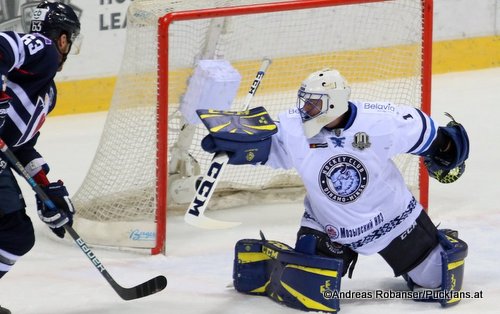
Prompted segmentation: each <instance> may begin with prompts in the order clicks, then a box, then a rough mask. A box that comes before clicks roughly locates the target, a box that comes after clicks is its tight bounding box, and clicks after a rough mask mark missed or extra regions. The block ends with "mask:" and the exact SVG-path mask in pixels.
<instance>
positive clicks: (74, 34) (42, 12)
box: [30, 1, 82, 59]
mask: <svg viewBox="0 0 500 314" xmlns="http://www.w3.org/2000/svg"><path fill="white" fill-rule="evenodd" d="M30 32H31V33H40V34H42V35H44V36H45V37H47V38H50V39H51V40H52V41H57V40H58V39H59V37H60V36H61V35H62V34H66V36H67V39H68V42H69V44H70V50H69V51H70V53H71V54H78V53H79V52H80V45H81V40H82V37H81V35H80V21H79V20H78V16H77V15H76V13H75V11H74V10H73V9H72V8H71V7H70V6H69V5H66V4H64V3H60V2H48V1H43V2H42V3H40V4H39V5H38V6H37V7H36V8H35V9H34V11H33V17H32V20H31V25H30ZM66 55H67V53H66V54H63V56H64V59H66Z"/></svg>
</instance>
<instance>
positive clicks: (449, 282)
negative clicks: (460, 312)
mask: <svg viewBox="0 0 500 314" xmlns="http://www.w3.org/2000/svg"><path fill="white" fill-rule="evenodd" d="M438 240H439V244H440V245H441V247H442V248H443V251H442V252H441V263H442V264H441V286H440V287H439V288H437V289H426V288H422V287H420V286H419V285H417V284H415V283H414V282H413V280H412V279H411V278H410V277H409V276H407V275H403V277H404V278H405V280H406V281H407V283H408V287H409V288H410V289H411V290H413V291H421V292H422V297H421V298H418V299H415V301H427V302H439V303H440V304H441V305H442V306H443V307H446V306H450V305H455V304H457V303H458V302H459V301H460V300H461V297H460V290H461V289H462V283H463V277H464V260H465V257H467V251H468V248H467V243H465V242H464V241H462V240H460V239H459V238H458V233H457V232H456V231H454V230H450V229H440V230H439V231H438Z"/></svg>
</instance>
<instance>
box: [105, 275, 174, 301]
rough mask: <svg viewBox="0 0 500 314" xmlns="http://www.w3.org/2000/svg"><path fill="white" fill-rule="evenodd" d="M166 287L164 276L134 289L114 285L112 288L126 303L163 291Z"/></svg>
mask: <svg viewBox="0 0 500 314" xmlns="http://www.w3.org/2000/svg"><path fill="white" fill-rule="evenodd" d="M166 286H167V278H165V276H157V277H155V278H152V279H150V280H148V281H146V282H144V283H142V284H140V285H137V286H135V287H131V288H124V287H122V286H120V285H118V284H116V283H115V285H113V288H114V289H115V291H116V292H117V293H118V295H119V296H120V297H121V298H122V299H123V300H126V301H128V300H134V299H139V298H142V297H147V296H148V295H151V294H154V293H157V292H160V291H162V290H163V289H165V287H166Z"/></svg>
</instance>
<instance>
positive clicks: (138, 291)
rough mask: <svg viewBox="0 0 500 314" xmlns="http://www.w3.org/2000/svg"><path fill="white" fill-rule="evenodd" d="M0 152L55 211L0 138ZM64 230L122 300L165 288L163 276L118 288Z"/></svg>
mask: <svg viewBox="0 0 500 314" xmlns="http://www.w3.org/2000/svg"><path fill="white" fill-rule="evenodd" d="M0 151H2V153H3V154H4V156H5V157H6V158H7V161H8V162H9V163H10V164H11V165H12V166H14V167H15V168H16V169H17V170H18V172H19V173H20V174H21V175H22V176H23V177H24V179H26V181H27V182H28V184H29V185H30V186H31V187H32V189H33V191H35V193H36V194H38V197H39V198H40V199H41V200H42V201H43V202H44V203H45V205H46V206H47V207H49V208H51V209H56V206H55V205H54V203H53V202H52V201H51V199H50V198H49V197H48V196H47V194H46V193H45V192H44V190H43V189H42V188H41V187H40V186H39V185H38V184H37V183H36V182H35V180H34V179H33V178H32V177H31V176H30V175H29V174H28V172H27V171H26V169H25V168H24V167H23V165H22V164H21V162H20V161H19V160H18V159H17V157H16V156H15V155H14V153H13V152H12V151H11V150H10V148H9V147H8V146H7V144H5V142H4V141H3V140H2V139H1V138H0ZM64 229H66V231H67V232H68V233H69V234H70V235H71V237H72V238H73V240H74V241H75V243H76V244H77V245H78V247H79V248H80V249H81V250H82V252H83V253H84V254H85V255H86V256H87V258H88V259H89V260H90V261H91V262H92V264H93V265H94V266H95V268H97V270H99V272H100V273H101V275H102V276H103V277H104V278H105V279H106V281H107V282H108V283H109V284H110V285H111V287H113V289H114V290H115V291H116V293H118V295H119V296H120V297H121V298H122V299H124V300H133V299H138V298H142V297H146V296H148V295H150V294H153V293H156V292H159V291H161V290H163V289H164V288H165V287H166V286H167V278H165V276H161V275H160V276H157V277H155V278H152V279H150V280H148V281H146V282H143V283H141V284H139V285H137V286H135V287H131V288H125V287H122V286H120V285H119V284H118V283H117V282H116V281H115V280H114V279H113V277H111V275H110V274H109V272H108V271H107V270H106V268H105V267H104V265H103V264H102V263H101V262H100V261H99V259H98V258H97V256H96V255H95V254H94V252H92V250H91V249H90V248H89V247H88V245H87V243H85V241H83V240H82V238H81V237H80V236H79V235H78V233H77V232H76V231H75V229H73V227H71V226H70V225H68V224H66V225H64Z"/></svg>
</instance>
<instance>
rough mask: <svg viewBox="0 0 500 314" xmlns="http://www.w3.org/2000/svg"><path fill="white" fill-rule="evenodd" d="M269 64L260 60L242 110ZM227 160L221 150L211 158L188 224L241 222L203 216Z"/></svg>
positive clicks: (216, 226) (215, 226)
mask: <svg viewBox="0 0 500 314" xmlns="http://www.w3.org/2000/svg"><path fill="white" fill-rule="evenodd" d="M270 64H271V60H270V59H267V58H265V59H264V60H263V61H262V65H261V66H260V69H259V72H257V75H256V76H255V79H254V80H253V82H252V85H251V86H250V90H249V91H248V94H247V96H246V98H245V102H244V107H243V111H245V110H248V108H249V107H250V101H251V100H252V98H253V96H254V95H255V92H256V91H257V88H258V87H259V85H260V81H261V80H262V78H263V77H264V74H265V73H266V70H267V68H268V67H269V65H270ZM228 161H229V157H228V156H227V154H226V153H224V152H221V153H218V154H215V156H214V157H213V158H212V162H211V164H210V167H209V168H208V171H207V173H206V174H205V175H204V176H203V179H202V180H201V181H200V183H199V186H198V188H197V189H196V194H195V196H194V199H193V201H191V204H189V207H188V209H187V211H186V214H185V215H184V221H185V222H187V223H188V224H190V225H193V226H195V227H199V228H204V229H225V228H232V227H235V226H238V225H240V224H241V222H229V221H221V220H215V219H212V218H209V217H207V216H205V214H204V213H205V210H206V208H207V205H208V202H209V201H210V198H211V197H212V195H213V193H214V190H215V187H216V186H217V183H218V181H219V178H220V177H221V175H222V171H223V170H224V167H225V166H226V164H227V162H228Z"/></svg>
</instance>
